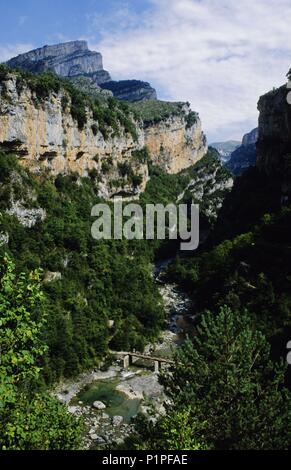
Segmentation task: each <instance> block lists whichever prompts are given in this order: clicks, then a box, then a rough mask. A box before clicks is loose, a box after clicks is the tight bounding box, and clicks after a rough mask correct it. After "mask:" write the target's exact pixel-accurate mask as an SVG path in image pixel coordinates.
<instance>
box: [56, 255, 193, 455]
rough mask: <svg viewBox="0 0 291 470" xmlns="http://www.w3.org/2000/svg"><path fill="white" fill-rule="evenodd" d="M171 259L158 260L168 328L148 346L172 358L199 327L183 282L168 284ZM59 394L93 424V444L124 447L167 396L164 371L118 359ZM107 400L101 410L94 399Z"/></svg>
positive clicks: (90, 439) (156, 269)
mask: <svg viewBox="0 0 291 470" xmlns="http://www.w3.org/2000/svg"><path fill="white" fill-rule="evenodd" d="M170 262H171V259H168V260H164V261H161V262H158V263H156V264H155V266H154V267H153V276H154V278H155V281H156V283H157V285H158V288H159V291H160V293H161V295H162V297H163V301H164V305H165V311H166V315H167V327H166V329H165V331H164V332H163V333H162V336H161V340H160V341H159V342H157V343H155V344H151V345H148V346H147V347H146V350H145V353H148V354H153V355H155V356H161V357H171V356H172V354H173V350H174V349H175V348H176V347H178V346H179V345H180V344H181V342H183V341H184V339H185V335H186V334H188V333H189V332H191V329H192V330H193V317H192V318H191V302H190V299H189V298H188V297H187V295H185V294H184V293H183V292H181V291H180V290H179V289H178V287H177V286H175V285H173V284H168V283H165V282H163V280H162V273H163V271H164V270H165V269H166V267H167V266H168V264H169V263H170ZM55 395H56V396H57V397H58V398H59V400H61V401H62V402H64V403H66V404H68V405H69V410H70V411H71V412H72V413H73V414H75V415H76V416H83V418H84V419H85V422H86V424H87V426H88V434H87V437H86V443H85V445H86V447H87V448H104V446H105V447H109V448H110V447H112V446H114V445H116V444H117V445H121V443H122V442H123V441H124V438H125V437H126V436H128V435H129V434H130V432H131V431H132V429H133V428H132V425H131V424H130V422H131V419H132V418H133V417H134V416H135V415H136V414H137V413H138V412H139V411H142V412H146V411H147V409H148V407H149V406H150V405H154V406H155V409H156V410H157V412H159V411H161V410H162V408H163V402H164V400H165V396H164V393H163V388H162V386H161V385H160V384H159V381H158V374H156V373H154V371H153V365H152V364H149V363H148V361H147V362H146V363H143V362H142V361H138V362H135V363H134V365H132V366H130V368H129V369H128V370H126V371H125V370H123V367H122V364H121V363H118V361H116V363H115V364H114V365H113V366H111V367H110V368H109V370H108V371H106V372H101V371H99V370H94V371H91V372H89V373H87V374H83V375H81V376H80V377H79V378H78V380H77V381H74V382H71V383H68V382H67V383H65V384H62V385H60V386H59V387H58V388H57V390H56V391H55ZM96 401H97V402H102V403H103V404H104V405H105V409H104V410H102V411H99V410H96V409H94V407H93V403H94V402H96Z"/></svg>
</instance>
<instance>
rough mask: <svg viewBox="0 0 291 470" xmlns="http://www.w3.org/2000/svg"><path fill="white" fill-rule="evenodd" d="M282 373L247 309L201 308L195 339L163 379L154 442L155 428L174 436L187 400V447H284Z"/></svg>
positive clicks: (288, 401)
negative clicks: (163, 403)
mask: <svg viewBox="0 0 291 470" xmlns="http://www.w3.org/2000/svg"><path fill="white" fill-rule="evenodd" d="M285 370H286V367H285V366H284V365H282V364H274V363H273V362H272V361H271V360H270V346H269V344H268V342H267V340H266V338H265V337H264V335H263V334H262V333H261V332H260V331H257V330H256V329H255V328H254V323H253V320H252V317H251V316H250V315H249V314H248V313H247V312H240V313H234V312H232V311H231V310H230V309H229V308H228V307H223V308H221V310H220V312H219V313H218V315H213V314H211V313H206V314H205V315H204V316H203V318H202V320H201V323H200V326H199V327H198V330H197V335H196V336H195V337H194V340H193V342H191V341H187V342H186V344H185V345H184V346H183V347H182V348H181V350H179V351H178V353H177V357H176V366H175V369H174V371H172V372H166V373H164V375H163V376H162V379H161V381H162V383H163V385H164V387H165V392H166V395H167V396H168V397H169V399H170V404H169V405H168V406H167V408H166V418H165V417H164V418H161V419H160V420H158V422H157V424H156V425H155V427H154V430H152V431H151V436H154V437H152V439H161V437H160V436H161V429H162V431H163V432H162V437H163V439H164V440H166V441H167V439H168V434H169V432H170V433H171V435H172V436H178V435H179V433H181V430H180V425H179V419H180V418H179V417H181V416H182V417H184V418H185V414H183V413H185V404H187V406H189V410H190V411H189V415H188V418H187V420H188V421H187V423H188V424H187V427H186V429H191V426H192V434H191V433H190V436H187V440H186V446H187V447H186V448H189V446H188V444H189V442H191V439H192V440H193V442H194V443H195V442H196V443H201V442H205V443H206V445H208V446H213V447H215V448H217V449H242V450H243V449H288V447H289V446H290V439H291V421H290V418H291V411H290V410H291V395H290V392H289V391H288V390H287V389H285V388H284V373H285ZM181 413H182V415H181ZM186 416H187V415H186ZM163 423H164V424H163ZM165 423H166V429H164V430H163V426H164V425H165ZM170 442H171V441H170ZM191 445H192V444H190V446H191Z"/></svg>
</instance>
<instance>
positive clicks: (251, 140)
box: [242, 127, 259, 147]
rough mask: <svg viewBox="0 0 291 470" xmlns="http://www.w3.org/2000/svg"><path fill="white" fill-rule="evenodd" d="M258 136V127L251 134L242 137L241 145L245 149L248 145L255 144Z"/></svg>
mask: <svg viewBox="0 0 291 470" xmlns="http://www.w3.org/2000/svg"><path fill="white" fill-rule="evenodd" d="M258 136H259V129H258V127H256V128H255V129H253V130H252V131H251V132H249V133H248V134H245V135H244V136H243V140H242V145H243V146H244V147H247V146H248V145H253V144H256V143H257V140H258Z"/></svg>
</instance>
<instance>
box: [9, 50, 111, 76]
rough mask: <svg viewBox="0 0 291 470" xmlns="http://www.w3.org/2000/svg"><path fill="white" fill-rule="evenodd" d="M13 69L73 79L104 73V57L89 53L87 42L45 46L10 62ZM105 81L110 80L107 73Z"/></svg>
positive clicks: (97, 53) (96, 53)
mask: <svg viewBox="0 0 291 470" xmlns="http://www.w3.org/2000/svg"><path fill="white" fill-rule="evenodd" d="M7 64H8V65H9V66H10V67H12V68H16V67H19V68H24V69H26V70H29V71H30V72H37V73H40V72H45V71H47V70H50V71H53V72H55V73H56V74H57V75H60V76H62V77H73V76H76V75H82V74H87V73H94V72H100V71H103V63H102V55H101V54H100V53H99V52H92V51H89V49H88V45H87V43H86V41H72V42H67V43H64V44H57V45H55V46H44V47H41V48H39V49H35V50H33V51H30V52H27V53H25V54H21V55H19V56H18V57H15V58H13V59H11V60H9V61H8V63H7ZM104 78H105V80H104V81H106V80H110V75H109V74H108V72H107V75H106V77H104Z"/></svg>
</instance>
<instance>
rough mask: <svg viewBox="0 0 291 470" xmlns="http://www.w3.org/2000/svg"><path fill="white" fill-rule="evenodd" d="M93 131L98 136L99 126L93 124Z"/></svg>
mask: <svg viewBox="0 0 291 470" xmlns="http://www.w3.org/2000/svg"><path fill="white" fill-rule="evenodd" d="M91 129H92V132H93V134H94V135H95V136H96V135H97V133H98V126H97V124H92V126H91Z"/></svg>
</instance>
